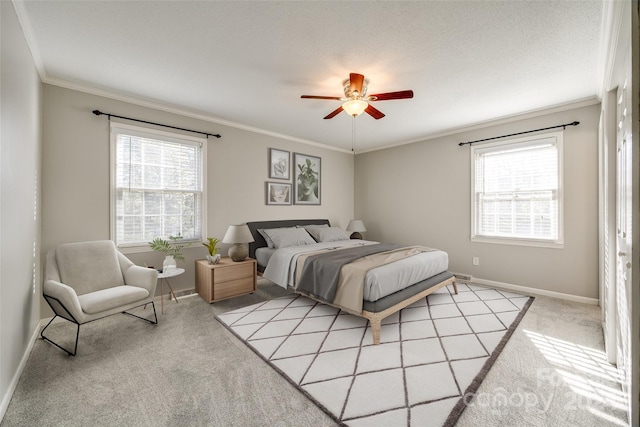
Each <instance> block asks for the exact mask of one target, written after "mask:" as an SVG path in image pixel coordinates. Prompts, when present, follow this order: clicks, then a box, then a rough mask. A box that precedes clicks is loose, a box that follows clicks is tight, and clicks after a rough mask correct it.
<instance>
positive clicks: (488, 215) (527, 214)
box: [471, 132, 562, 247]
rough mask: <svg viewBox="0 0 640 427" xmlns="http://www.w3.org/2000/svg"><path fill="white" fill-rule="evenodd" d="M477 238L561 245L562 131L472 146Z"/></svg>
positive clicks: (474, 223)
mask: <svg viewBox="0 0 640 427" xmlns="http://www.w3.org/2000/svg"><path fill="white" fill-rule="evenodd" d="M471 165H472V166H471V167H472V174H471V176H472V180H473V185H472V189H473V191H472V198H473V200H472V201H471V207H472V216H471V217H472V226H471V230H472V235H471V240H472V241H481V242H491V243H507V244H522V245H531V246H552V247H561V246H562V133H561V132H555V133H551V134H545V135H538V136H536V137H529V138H522V139H518V140H510V141H501V142H498V143H492V144H486V145H482V146H477V147H476V146H472V147H471Z"/></svg>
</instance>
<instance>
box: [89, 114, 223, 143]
mask: <svg viewBox="0 0 640 427" xmlns="http://www.w3.org/2000/svg"><path fill="white" fill-rule="evenodd" d="M93 114H95V115H96V116H107V117H108V118H109V120H111V117H117V118H119V119H125V120H132V121H134V122H140V123H146V124H148V125H156V126H162V127H165V128H171V129H177V130H184V131H187V132H193V133H199V134H200V135H205V136H215V137H216V138H220V137H221V135H220V134H219V133H208V132H200V131H199V130H192V129H185V128H179V127H176V126H169V125H163V124H162V123H154V122H148V121H146V120H139V119H132V118H131V117H123V116H117V115H115V114H109V113H103V112H102V111H100V110H93Z"/></svg>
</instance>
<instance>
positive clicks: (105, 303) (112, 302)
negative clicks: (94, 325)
mask: <svg viewBox="0 0 640 427" xmlns="http://www.w3.org/2000/svg"><path fill="white" fill-rule="evenodd" d="M148 296H149V291H147V290H146V289H143V288H139V287H137V286H126V285H123V286H116V287H113V288H108V289H102V290H100V291H95V292H90V293H88V294H84V295H80V296H78V300H80V307H81V308H82V311H84V312H85V313H89V314H96V313H100V312H101V311H105V310H110V309H112V308H116V307H120V306H123V305H125V304H131V303H132V302H136V301H140V300H143V299H145V298H146V297H148Z"/></svg>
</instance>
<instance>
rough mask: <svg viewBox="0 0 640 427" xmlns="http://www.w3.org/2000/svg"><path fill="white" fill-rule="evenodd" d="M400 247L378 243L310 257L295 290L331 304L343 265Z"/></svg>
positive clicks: (399, 246)
mask: <svg viewBox="0 0 640 427" xmlns="http://www.w3.org/2000/svg"><path fill="white" fill-rule="evenodd" d="M401 247H402V245H397V244H393V243H378V244H374V245H367V246H358V247H355V248H348V249H340V250H337V251H331V252H328V253H322V254H318V255H311V256H309V257H308V258H307V260H306V262H305V264H304V268H303V270H302V275H301V276H300V280H299V282H298V286H297V290H298V291H299V292H302V293H306V294H307V295H311V296H312V297H314V298H317V299H319V300H321V301H324V302H328V303H332V302H333V301H334V298H335V296H336V291H337V288H338V281H339V279H340V270H341V269H342V267H343V266H344V265H345V264H348V263H350V262H353V261H355V260H357V259H359V258H362V257H365V256H367V255H372V254H376V253H380V252H386V251H391V250H394V249H398V248H401Z"/></svg>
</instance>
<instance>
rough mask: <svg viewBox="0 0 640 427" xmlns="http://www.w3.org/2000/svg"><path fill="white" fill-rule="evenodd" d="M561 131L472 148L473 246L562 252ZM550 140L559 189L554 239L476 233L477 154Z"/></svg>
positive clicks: (562, 189) (538, 143)
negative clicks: (554, 151)
mask: <svg viewBox="0 0 640 427" xmlns="http://www.w3.org/2000/svg"><path fill="white" fill-rule="evenodd" d="M563 134H564V133H563V132H562V131H559V132H548V133H543V134H538V135H535V136H528V137H522V138H512V139H507V140H503V141H498V142H491V143H486V144H479V145H477V146H476V145H471V150H470V154H471V157H470V158H471V191H470V193H471V194H470V196H471V197H470V199H471V235H470V240H471V241H472V242H474V243H495V244H503V245H517V246H532V247H544V248H554V249H562V248H564V169H563V163H564V162H563V151H564V149H563ZM550 138H553V139H555V144H556V149H557V153H558V157H557V162H558V190H557V206H558V212H557V215H558V221H557V227H558V229H557V233H558V235H557V238H556V239H555V240H552V239H536V238H528V237H519V236H513V237H507V236H488V235H482V234H479V233H478V228H477V225H478V224H477V221H478V217H477V214H478V212H477V209H478V207H477V205H476V154H477V153H478V152H481V153H482V152H485V153H486V152H492V151H499V150H504V149H505V148H508V146H512V147H513V148H519V147H526V146H535V145H543V144H547V143H548V142H544V141H545V140H548V139H550Z"/></svg>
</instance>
